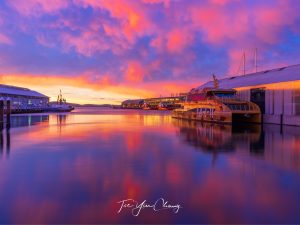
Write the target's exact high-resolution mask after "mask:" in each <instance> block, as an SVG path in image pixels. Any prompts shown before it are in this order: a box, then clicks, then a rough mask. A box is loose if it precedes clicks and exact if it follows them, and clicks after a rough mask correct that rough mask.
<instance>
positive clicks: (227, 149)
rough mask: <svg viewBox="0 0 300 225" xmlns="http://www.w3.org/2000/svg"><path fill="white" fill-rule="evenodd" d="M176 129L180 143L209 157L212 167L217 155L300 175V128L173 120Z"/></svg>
mask: <svg viewBox="0 0 300 225" xmlns="http://www.w3.org/2000/svg"><path fill="white" fill-rule="evenodd" d="M172 122H173V124H174V126H176V127H177V128H179V132H178V133H179V136H180V139H181V140H183V141H184V142H185V143H188V144H189V145H192V146H194V147H195V148H196V149H197V151H201V152H206V153H211V154H212V156H213V163H215V160H216V159H217V156H218V155H219V154H222V153H223V154H225V153H235V154H237V155H239V154H240V155H244V156H248V155H249V156H255V157H258V158H259V159H263V160H265V161H269V162H271V163H272V164H276V165H277V166H280V167H282V168H289V169H296V170H299V171H300V154H299V150H298V148H297V145H298V144H299V143H300V142H299V137H300V127H293V126H284V127H280V126H278V125H272V124H265V125H264V126H262V125H257V124H242V125H239V126H231V125H226V124H216V123H201V122H196V121H187V120H173V121H172Z"/></svg>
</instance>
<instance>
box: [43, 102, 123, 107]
mask: <svg viewBox="0 0 300 225" xmlns="http://www.w3.org/2000/svg"><path fill="white" fill-rule="evenodd" d="M49 103H50V104H55V103H56V102H54V101H53V102H49ZM66 104H68V105H71V106H73V107H113V106H117V105H112V104H77V103H71V102H67V103H66Z"/></svg>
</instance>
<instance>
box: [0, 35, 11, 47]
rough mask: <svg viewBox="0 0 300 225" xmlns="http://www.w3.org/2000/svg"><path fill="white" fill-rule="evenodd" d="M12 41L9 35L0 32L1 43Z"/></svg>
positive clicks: (8, 43)
mask: <svg viewBox="0 0 300 225" xmlns="http://www.w3.org/2000/svg"><path fill="white" fill-rule="evenodd" d="M12 43H13V42H12V40H11V39H10V38H9V37H8V36H7V35H5V34H1V33H0V44H7V45H11V44H12Z"/></svg>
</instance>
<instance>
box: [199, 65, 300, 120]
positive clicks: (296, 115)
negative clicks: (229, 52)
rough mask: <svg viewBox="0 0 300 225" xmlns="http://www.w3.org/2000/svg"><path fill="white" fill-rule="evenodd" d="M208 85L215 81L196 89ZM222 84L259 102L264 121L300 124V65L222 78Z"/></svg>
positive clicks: (243, 96) (245, 97)
mask: <svg viewBox="0 0 300 225" xmlns="http://www.w3.org/2000/svg"><path fill="white" fill-rule="evenodd" d="M206 87H214V83H213V81H210V82H207V83H205V84H203V85H201V86H199V87H198V88H196V90H201V89H203V88H206ZM219 87H220V88H225V89H226V88H233V89H235V90H237V95H238V97H239V98H240V99H243V100H247V101H251V102H254V103H256V104H257V105H258V106H259V107H260V109H261V112H262V119H263V122H264V123H274V124H282V125H297V126H300V64H298V65H293V66H287V67H281V68H277V69H271V70H265V71H260V72H257V73H252V74H246V75H241V76H234V77H228V78H225V79H220V80H219Z"/></svg>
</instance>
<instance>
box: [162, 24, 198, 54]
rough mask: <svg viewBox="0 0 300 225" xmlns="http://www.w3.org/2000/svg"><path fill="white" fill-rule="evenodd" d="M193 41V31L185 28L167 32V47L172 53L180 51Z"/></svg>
mask: <svg viewBox="0 0 300 225" xmlns="http://www.w3.org/2000/svg"><path fill="white" fill-rule="evenodd" d="M192 41H193V38H192V35H191V33H189V31H187V30H185V29H174V30H172V31H171V32H169V33H168V34H167V49H168V51H169V52H171V53H180V52H181V51H182V50H184V48H186V47H187V46H188V45H189V44H191V43H192Z"/></svg>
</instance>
